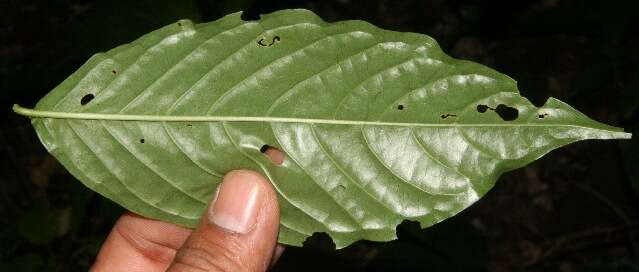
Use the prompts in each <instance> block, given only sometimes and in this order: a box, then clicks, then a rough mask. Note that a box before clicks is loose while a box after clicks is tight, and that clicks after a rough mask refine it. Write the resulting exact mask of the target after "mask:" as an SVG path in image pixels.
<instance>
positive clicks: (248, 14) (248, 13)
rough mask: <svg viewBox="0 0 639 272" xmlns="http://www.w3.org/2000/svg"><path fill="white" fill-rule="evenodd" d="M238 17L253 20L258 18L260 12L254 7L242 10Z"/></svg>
mask: <svg viewBox="0 0 639 272" xmlns="http://www.w3.org/2000/svg"><path fill="white" fill-rule="evenodd" d="M240 18H242V20H244V21H255V20H259V19H260V13H259V12H257V10H255V9H249V10H245V11H242V15H240Z"/></svg>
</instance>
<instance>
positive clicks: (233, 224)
mask: <svg viewBox="0 0 639 272" xmlns="http://www.w3.org/2000/svg"><path fill="white" fill-rule="evenodd" d="M265 154H266V155H267V156H269V157H270V158H271V160H273V162H275V163H278V164H281V162H282V160H283V154H282V153H281V152H279V151H278V150H276V149H269V150H267V151H266V152H265ZM278 228H279V207H278V205H277V194H276V193H275V191H274V190H273V187H272V186H271V184H270V182H269V181H268V180H267V179H266V178H264V177H263V176H262V175H260V174H258V173H256V172H253V171H247V170H236V171H231V172H229V173H228V174H227V175H226V176H224V180H223V182H222V183H221V184H220V186H219V187H218V191H217V192H216V195H215V196H214V197H213V200H212V201H211V203H210V204H209V207H208V208H207V211H206V212H205V214H204V215H203V216H202V218H201V219H200V223H199V225H198V227H197V228H196V229H195V230H190V229H187V228H184V227H180V226H177V225H173V224H170V223H166V222H161V221H157V220H152V219H147V218H143V217H140V216H137V215H134V214H130V213H127V214H125V215H123V216H122V217H121V218H120V219H119V220H118V222H117V223H116V224H115V226H114V227H113V229H112V230H111V233H110V234H109V236H108V237H107V240H106V241H105V242H104V245H103V246H102V249H101V250H100V253H99V254H98V257H97V259H96V261H95V263H94V264H93V267H92V269H91V271H172V272H177V271H265V270H266V269H268V267H269V266H270V265H271V264H272V263H273V262H274V261H275V260H277V258H278V257H279V255H280V254H281V253H282V251H283V250H284V247H282V246H281V245H277V244H276V242H277V233H278Z"/></svg>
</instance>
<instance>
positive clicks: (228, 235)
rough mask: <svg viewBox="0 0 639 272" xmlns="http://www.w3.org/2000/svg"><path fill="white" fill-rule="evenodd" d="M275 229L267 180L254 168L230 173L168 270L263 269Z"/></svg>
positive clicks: (274, 198)
mask: <svg viewBox="0 0 639 272" xmlns="http://www.w3.org/2000/svg"><path fill="white" fill-rule="evenodd" d="M278 227H279V208H278V205H277V195H276V193H275V191H274V190H273V187H272V186H271V184H270V182H268V181H267V180H266V178H264V177H263V176H262V175H260V174H258V173H256V172H253V171H247V170H237V171H231V172H229V173H228V174H227V175H226V176H225V177H224V180H223V182H222V183H221V184H220V186H219V187H218V190H217V192H216V194H215V197H213V201H212V202H211V204H210V205H209V207H208V209H207V211H206V212H205V214H204V216H202V219H201V220H200V223H199V226H198V227H197V229H195V230H194V231H193V233H192V234H191V236H189V238H188V239H187V240H186V241H185V242H184V244H183V245H182V247H181V248H180V249H179V250H178V252H177V254H176V256H175V259H174V260H173V263H172V264H171V266H170V267H169V269H168V270H167V271H173V272H176V271H265V270H266V269H267V268H268V266H269V264H270V262H271V258H272V256H273V253H274V249H275V246H276V242H277V233H278Z"/></svg>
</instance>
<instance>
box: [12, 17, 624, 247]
mask: <svg viewBox="0 0 639 272" xmlns="http://www.w3.org/2000/svg"><path fill="white" fill-rule="evenodd" d="M14 109H15V111H16V112H18V113H20V114H24V115H28V116H30V117H32V118H33V125H34V127H35V128H36V131H37V133H38V135H39V137H40V139H41V141H42V143H43V144H44V145H45V146H46V148H47V149H48V150H49V151H50V152H51V153H53V154H54V155H55V157H56V158H57V159H58V160H60V161H61V162H62V164H63V165H64V166H65V167H66V168H67V169H68V170H69V171H70V172H71V173H72V174H73V175H74V176H76V177H77V178H78V179H79V180H80V181H82V182H83V183H84V184H86V185H87V186H88V187H90V188H91V189H93V190H95V191H97V192H99V193H101V194H102V195H104V196H106V197H107V198H110V199H112V200H113V201H115V202H117V203H120V204H121V205H122V206H124V207H126V208H127V209H129V210H131V211H133V212H135V213H138V214H141V215H144V216H147V217H151V218H157V219H161V220H166V221H170V222H174V223H177V224H181V225H185V226H190V227H192V226H195V224H196V222H197V220H198V218H199V216H200V215H201V214H202V212H203V210H204V208H205V205H206V203H207V202H208V201H209V199H210V198H211V195H212V193H213V190H214V188H215V187H216V184H217V183H219V182H220V180H221V177H222V176H223V175H224V173H226V172H228V171H230V170H232V169H239V168H243V169H252V170H255V171H259V172H261V173H263V174H264V175H265V176H267V177H268V178H269V179H270V180H271V182H272V183H273V185H274V187H275V189H276V190H277V192H278V193H279V204H280V209H281V228H280V237H279V241H280V242H281V243H285V244H291V245H301V244H302V242H303V241H304V239H305V238H306V237H308V236H310V235H312V234H313V233H315V232H326V233H328V234H329V235H330V236H331V237H332V238H333V240H334V242H335V244H336V246H337V247H338V248H341V247H344V246H347V245H349V244H350V243H352V242H354V241H356V240H359V239H368V240H374V241H386V240H391V239H394V238H395V227H396V226H397V225H398V224H399V223H400V222H401V221H403V220H405V219H408V220H414V221H418V222H420V224H421V226H422V227H428V226H431V225H433V224H435V223H437V222H440V221H442V220H444V219H446V218H448V217H451V216H453V215H455V214H456V213H458V212H460V211H461V210H463V209H464V208H466V207H468V206H469V205H471V204H472V203H474V202H475V201H477V200H478V199H479V198H480V197H481V196H483V195H484V194H485V193H486V192H487V191H488V190H489V189H490V188H491V187H492V186H493V185H494V183H495V181H496V180H497V178H498V177H499V175H500V174H501V173H503V172H505V171H508V170H511V169H515V168H518V167H522V166H524V165H526V164H527V163H530V162H531V161H534V160H535V159H537V158H539V157H540V156H542V155H543V154H545V153H547V152H549V151H550V150H552V149H554V148H557V147H560V146H562V145H565V144H568V143H571V142H575V141H578V140H583V139H612V138H630V134H627V133H624V132H622V130H621V129H618V128H614V127H610V126H607V125H604V124H601V123H598V122H595V121H593V120H591V119H589V118H587V117H586V116H584V115H583V114H581V113H579V112H578V111H576V110H575V109H573V108H571V107H570V106H568V105H566V104H564V103H563V102H561V101H559V100H556V99H552V98H551V99H549V100H548V101H547V102H546V104H545V105H543V106H542V107H540V108H537V107H535V106H534V105H532V104H531V103H530V102H529V101H528V100H526V99H525V98H523V97H521V96H520V95H519V93H518V90H517V87H516V83H515V81H514V80H512V79H511V78H509V77H507V76H505V75H503V74H500V73H498V72H496V71H494V70H491V69H489V68H487V67H484V66H482V65H479V64H476V63H472V62H468V61H462V60H456V59H453V58H450V57H449V56H447V55H445V54H444V53H443V52H442V51H441V49H440V48H439V47H438V45H437V43H436V42H435V41H434V40H433V39H432V38H430V37H428V36H425V35H421V34H414V33H400V32H392V31H387V30H382V29H379V28H377V27H375V26H372V25H370V24H368V23H366V22H362V21H346V22H337V23H326V22H324V21H322V20H321V19H320V18H318V17H317V16H316V15H315V14H313V13H312V12H310V11H306V10H285V11H280V12H275V13H272V14H269V15H264V16H262V18H261V19H260V20H259V21H243V20H241V18H240V13H235V14H231V15H228V16H226V17H224V18H222V19H219V20H217V21H214V22H211V23H205V24H199V25H193V24H192V23H191V22H189V21H179V22H177V23H175V24H172V25H169V26H166V27H164V28H161V29H159V30H156V31H154V32H151V33H150V34H147V35H145V36H143V37H141V38H140V39H138V40H136V41H134V42H132V43H130V44H126V45H122V46H120V47H117V48H115V49H112V50H110V51H108V52H106V53H101V54H97V55H95V56H94V57H92V58H91V59H90V60H89V61H88V62H87V63H86V64H84V65H83V66H82V67H81V68H80V69H79V70H78V71H77V72H76V73H74V74H73V75H71V76H70V77H69V78H68V79H67V80H65V81H64V82H63V83H62V84H60V85H59V86H58V87H57V88H55V89H54V90H53V91H52V92H50V93H49V94H48V95H47V96H45V97H44V98H43V99H42V100H41V101H40V102H39V103H38V104H37V106H36V108H35V109H34V110H30V109H24V108H21V107H19V106H16V107H15V108H14ZM263 145H269V146H273V147H276V148H278V149H280V150H282V151H283V152H285V154H286V159H285V160H284V163H283V165H281V166H277V165H274V164H272V163H271V162H270V161H269V159H268V158H267V157H266V156H264V155H263V154H261V153H260V148H261V147H262V146H263Z"/></svg>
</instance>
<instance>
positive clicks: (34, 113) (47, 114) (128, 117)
mask: <svg viewBox="0 0 639 272" xmlns="http://www.w3.org/2000/svg"><path fill="white" fill-rule="evenodd" d="M13 111H14V112H16V113H18V114H21V115H24V116H28V117H31V118H53V119H81V120H111V121H146V122H265V123H304V124H327V125H354V126H357V125H362V126H399V127H572V128H582V129H595V130H602V129H599V128H593V127H587V126H578V125H569V124H514V123H510V124H509V123H502V124H497V123H482V124H477V123H449V124H433V123H401V122H381V121H358V120H335V119H311V118H289V117H272V116H265V117H260V116H189V115H178V116H169V115H144V114H120V113H88V112H58V111H42V110H35V109H28V108H23V107H21V106H20V105H17V104H16V105H14V106H13ZM619 132H622V131H619ZM625 134H628V135H630V134H629V133H625Z"/></svg>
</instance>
